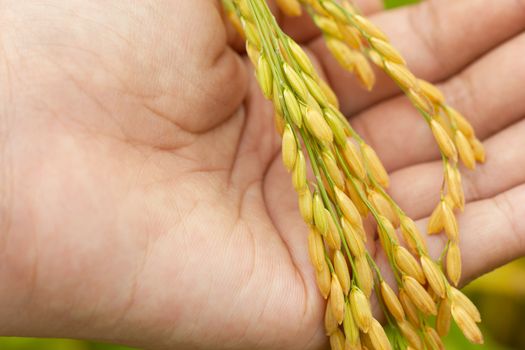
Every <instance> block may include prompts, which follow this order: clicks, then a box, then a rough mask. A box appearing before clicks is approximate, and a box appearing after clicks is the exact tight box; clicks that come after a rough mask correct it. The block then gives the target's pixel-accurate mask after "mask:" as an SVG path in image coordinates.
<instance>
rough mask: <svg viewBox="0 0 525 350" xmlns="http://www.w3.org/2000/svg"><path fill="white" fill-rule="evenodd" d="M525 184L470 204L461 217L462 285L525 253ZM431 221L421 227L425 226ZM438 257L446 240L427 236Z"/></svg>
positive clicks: (432, 253)
mask: <svg viewBox="0 0 525 350" xmlns="http://www.w3.org/2000/svg"><path fill="white" fill-rule="evenodd" d="M524 203H525V185H521V186H518V187H515V188H513V189H511V190H509V191H507V192H504V193H502V194H500V195H498V196H496V197H493V198H490V199H485V200H481V201H477V202H473V203H470V204H468V205H467V207H466V209H465V212H464V213H463V214H461V215H460V216H459V218H458V219H459V221H458V223H459V227H460V232H461V243H460V247H461V251H462V265H463V276H462V282H461V284H463V285H464V284H465V283H466V282H468V281H470V280H472V279H474V278H476V277H478V276H480V275H482V274H484V273H486V272H488V271H490V270H492V269H494V268H496V267H498V266H501V265H504V264H505V263H508V262H510V261H512V260H514V259H516V258H518V257H520V256H523V255H524V254H525V220H523V218H524V217H525V204H524ZM427 221H428V220H427V219H425V220H421V221H419V222H418V224H419V225H420V226H421V228H424V227H426V222H427ZM427 241H428V243H429V249H430V250H431V255H432V256H433V257H434V258H438V257H439V255H440V253H441V251H442V250H443V247H444V243H445V239H444V237H443V236H442V235H440V236H430V237H427Z"/></svg>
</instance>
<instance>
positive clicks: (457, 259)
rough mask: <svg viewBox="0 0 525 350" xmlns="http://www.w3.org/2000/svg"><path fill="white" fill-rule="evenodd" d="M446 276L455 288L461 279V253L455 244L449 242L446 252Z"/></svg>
mask: <svg viewBox="0 0 525 350" xmlns="http://www.w3.org/2000/svg"><path fill="white" fill-rule="evenodd" d="M446 262H447V276H448V278H449V279H450V281H451V282H452V284H454V285H455V286H456V287H457V286H458V284H459V281H460V279H461V251H460V250H459V245H458V244H457V243H456V242H451V243H450V245H449V247H448V251H447V260H446Z"/></svg>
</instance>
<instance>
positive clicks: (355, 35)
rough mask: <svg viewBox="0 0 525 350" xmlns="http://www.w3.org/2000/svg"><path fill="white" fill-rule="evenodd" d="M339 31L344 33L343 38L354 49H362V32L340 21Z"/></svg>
mask: <svg viewBox="0 0 525 350" xmlns="http://www.w3.org/2000/svg"><path fill="white" fill-rule="evenodd" d="M337 25H338V28H339V31H340V32H341V35H342V40H343V41H344V42H345V43H346V44H347V45H348V46H350V47H351V48H353V49H356V50H358V49H360V48H361V44H362V39H361V34H360V33H359V31H358V30H357V29H355V28H353V27H352V26H350V25H346V24H342V23H338V24H337Z"/></svg>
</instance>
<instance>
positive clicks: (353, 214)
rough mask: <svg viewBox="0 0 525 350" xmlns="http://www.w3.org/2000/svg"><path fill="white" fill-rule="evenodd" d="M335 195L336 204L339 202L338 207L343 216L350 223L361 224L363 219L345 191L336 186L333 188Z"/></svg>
mask: <svg viewBox="0 0 525 350" xmlns="http://www.w3.org/2000/svg"><path fill="white" fill-rule="evenodd" d="M335 197H336V199H337V204H339V208H340V209H341V211H342V212H343V215H344V217H345V218H346V219H347V220H348V221H349V222H350V223H351V224H353V225H358V226H362V225H363V219H362V218H361V215H360V214H359V210H357V207H356V206H355V204H354V203H353V202H352V200H351V199H350V197H348V196H347V195H346V193H344V192H343V191H341V190H340V189H338V188H336V189H335Z"/></svg>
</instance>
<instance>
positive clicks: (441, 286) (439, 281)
mask: <svg viewBox="0 0 525 350" xmlns="http://www.w3.org/2000/svg"><path fill="white" fill-rule="evenodd" d="M421 266H422V268H423V272H424V273H425V277H426V279H427V281H428V284H429V285H430V287H431V288H432V290H433V291H434V292H435V293H436V294H437V295H438V296H439V297H440V298H444V297H445V294H446V292H447V291H446V286H445V276H443V272H441V269H440V268H439V267H438V266H437V265H436V263H434V262H433V261H432V260H431V259H430V258H429V257H428V256H426V255H423V256H422V257H421Z"/></svg>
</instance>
